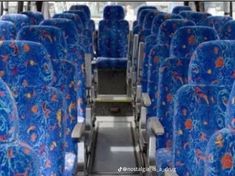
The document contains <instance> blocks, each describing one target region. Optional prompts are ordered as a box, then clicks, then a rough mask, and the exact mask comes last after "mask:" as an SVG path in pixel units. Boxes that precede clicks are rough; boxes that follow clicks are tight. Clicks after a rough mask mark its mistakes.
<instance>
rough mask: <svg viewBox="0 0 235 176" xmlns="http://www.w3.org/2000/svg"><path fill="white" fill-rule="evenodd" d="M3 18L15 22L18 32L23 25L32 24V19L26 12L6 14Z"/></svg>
mask: <svg viewBox="0 0 235 176" xmlns="http://www.w3.org/2000/svg"><path fill="white" fill-rule="evenodd" d="M1 20H4V21H10V22H12V23H14V24H15V27H16V31H17V32H18V31H19V30H20V29H21V28H22V27H24V26H27V25H30V19H29V18H28V17H27V16H26V15H24V14H6V15H3V16H2V17H1Z"/></svg>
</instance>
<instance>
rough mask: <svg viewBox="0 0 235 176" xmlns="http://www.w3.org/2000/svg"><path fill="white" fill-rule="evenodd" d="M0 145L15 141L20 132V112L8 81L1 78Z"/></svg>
mask: <svg viewBox="0 0 235 176" xmlns="http://www.w3.org/2000/svg"><path fill="white" fill-rule="evenodd" d="M0 94H1V96H0V101H1V104H0V124H1V128H0V145H1V144H3V143H10V142H13V141H14V140H15V139H16V137H17V133H18V123H19V121H18V112H17V108H16V104H15V100H14V98H13V97H12V94H11V92H10V89H9V88H8V86H7V85H6V83H5V82H4V81H3V80H2V79H0Z"/></svg>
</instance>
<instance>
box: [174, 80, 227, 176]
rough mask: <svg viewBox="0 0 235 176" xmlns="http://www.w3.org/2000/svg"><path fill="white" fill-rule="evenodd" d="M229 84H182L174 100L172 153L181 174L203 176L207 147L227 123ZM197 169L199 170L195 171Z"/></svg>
mask: <svg viewBox="0 0 235 176" xmlns="http://www.w3.org/2000/svg"><path fill="white" fill-rule="evenodd" d="M230 90H231V88H229V86H223V85H222V86H197V85H193V84H191V85H190V84H188V85H185V86H183V87H181V88H180V89H179V90H178V92H177V94H176V96H175V97H176V100H175V110H176V111H175V116H174V120H173V121H174V125H173V126H174V135H173V156H174V165H175V167H176V170H177V173H178V174H179V175H196V176H197V175H203V174H204V164H205V161H206V160H207V156H206V146H207V143H208V140H209V138H210V137H211V135H212V134H213V133H214V132H215V131H217V130H219V129H222V128H224V126H225V122H224V121H225V118H226V113H225V110H226V102H227V101H228V96H229V93H230ZM195 171H197V172H195Z"/></svg>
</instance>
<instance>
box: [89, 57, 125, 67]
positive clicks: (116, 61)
mask: <svg viewBox="0 0 235 176" xmlns="http://www.w3.org/2000/svg"><path fill="white" fill-rule="evenodd" d="M93 63H94V65H95V68H108V69H111V68H115V69H120V68H126V67H127V58H110V57H98V58H96V59H95V60H94V62H93Z"/></svg>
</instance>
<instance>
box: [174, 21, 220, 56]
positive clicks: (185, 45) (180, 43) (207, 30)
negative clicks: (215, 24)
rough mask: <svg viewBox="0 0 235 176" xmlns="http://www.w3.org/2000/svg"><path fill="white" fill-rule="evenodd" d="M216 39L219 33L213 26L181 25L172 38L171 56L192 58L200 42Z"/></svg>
mask: <svg viewBox="0 0 235 176" xmlns="http://www.w3.org/2000/svg"><path fill="white" fill-rule="evenodd" d="M216 39H218V35H217V33H216V31H215V30H214V29H213V28H211V27H204V26H192V27H181V28H180V29H179V30H177V31H176V33H175V35H174V36H173V38H172V40H171V47H170V56H172V57H178V58H184V57H186V58H190V57H191V55H192V53H193V51H194V50H195V49H196V47H197V46H198V44H199V43H202V42H205V41H210V40H216Z"/></svg>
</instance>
